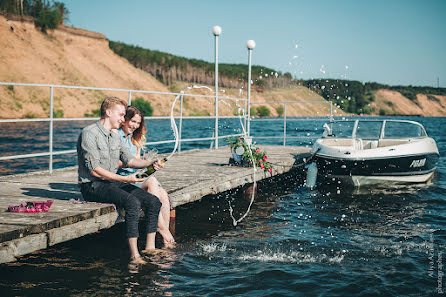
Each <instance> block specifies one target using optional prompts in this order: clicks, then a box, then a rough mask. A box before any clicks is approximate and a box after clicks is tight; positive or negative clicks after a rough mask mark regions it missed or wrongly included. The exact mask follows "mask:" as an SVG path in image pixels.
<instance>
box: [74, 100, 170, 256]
mask: <svg viewBox="0 0 446 297" xmlns="http://www.w3.org/2000/svg"><path fill="white" fill-rule="evenodd" d="M126 107H127V103H126V102H125V101H123V100H121V99H119V98H117V97H107V98H105V99H104V101H103V102H102V105H101V119H100V120H99V121H98V122H96V123H94V124H91V125H89V126H87V127H85V128H84V129H83V130H82V132H81V134H80V135H79V139H78V142H77V157H78V166H79V169H78V173H79V185H80V189H81V193H82V196H83V197H84V199H85V200H87V201H94V202H102V203H114V204H115V205H116V206H118V207H122V208H124V210H125V214H126V216H125V221H126V234H127V238H128V244H129V248H130V255H131V262H132V263H136V264H144V263H145V261H144V260H143V259H142V257H141V255H140V253H139V251H138V246H137V241H138V235H139V232H138V222H139V213H140V209H141V207H143V208H144V213H145V219H146V232H147V241H146V248H145V250H144V251H143V252H150V251H151V250H154V249H155V235H156V230H157V225H158V215H159V212H160V208H161V202H160V201H159V199H158V198H157V197H156V196H154V195H152V194H150V193H147V192H146V191H144V190H141V189H140V188H138V187H136V186H134V185H132V184H130V183H140V182H143V181H144V179H143V178H138V177H137V176H136V173H134V174H131V175H127V176H122V175H119V174H116V172H117V170H118V167H119V160H121V161H122V162H123V163H124V164H126V166H127V167H131V168H145V167H147V166H149V165H150V164H152V163H153V161H152V160H143V159H138V158H135V157H134V156H133V155H132V154H131V153H130V152H129V151H128V149H127V148H126V147H125V145H124V144H123V143H122V141H121V138H120V136H119V135H118V133H116V131H115V129H118V128H119V127H120V125H121V123H122V122H124V115H125V110H126ZM154 165H155V167H156V169H160V168H162V165H161V164H159V163H158V162H157V161H156V162H155V163H154Z"/></svg>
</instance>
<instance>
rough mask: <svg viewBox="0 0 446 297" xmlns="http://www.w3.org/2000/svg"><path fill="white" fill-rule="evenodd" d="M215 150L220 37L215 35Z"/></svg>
mask: <svg viewBox="0 0 446 297" xmlns="http://www.w3.org/2000/svg"><path fill="white" fill-rule="evenodd" d="M214 35H215V34H214ZM215 148H216V149H218V35H215Z"/></svg>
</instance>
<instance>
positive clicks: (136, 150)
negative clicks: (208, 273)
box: [118, 106, 175, 246]
mask: <svg viewBox="0 0 446 297" xmlns="http://www.w3.org/2000/svg"><path fill="white" fill-rule="evenodd" d="M124 119H125V122H124V123H123V124H122V126H121V128H120V129H118V133H119V135H120V136H121V138H122V141H123V142H124V144H125V145H126V146H127V148H128V149H129V150H130V152H131V153H132V154H133V155H134V156H136V157H137V158H140V156H141V149H142V148H143V146H144V143H145V142H146V137H145V134H146V131H147V130H146V125H145V123H144V115H143V113H142V112H141V111H140V110H139V109H137V108H136V107H134V106H128V107H127V109H126V114H125V116H124ZM122 165H123V164H120V167H121V168H120V169H119V170H118V174H121V175H129V174H133V173H135V172H136V171H137V169H133V168H122ZM135 185H136V186H138V187H141V188H142V189H143V190H145V191H147V192H149V193H150V194H152V195H155V196H157V197H158V198H159V199H160V201H161V203H162V206H161V210H160V214H159V219H158V230H157V231H158V233H160V234H161V236H162V237H163V241H164V246H172V245H173V244H174V243H175V240H174V238H173V236H172V234H171V233H170V231H169V223H170V201H169V196H168V195H167V192H166V190H164V189H163V188H162V187H161V185H160V184H159V182H158V180H157V179H156V178H155V177H154V176H153V175H152V176H151V177H149V178H148V180H146V182H144V183H143V184H135Z"/></svg>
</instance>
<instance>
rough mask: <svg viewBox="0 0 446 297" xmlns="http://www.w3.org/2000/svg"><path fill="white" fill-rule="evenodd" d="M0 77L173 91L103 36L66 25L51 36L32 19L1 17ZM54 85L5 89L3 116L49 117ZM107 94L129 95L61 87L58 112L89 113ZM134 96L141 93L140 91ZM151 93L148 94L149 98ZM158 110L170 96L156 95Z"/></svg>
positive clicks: (1, 106)
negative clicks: (135, 64)
mask: <svg viewBox="0 0 446 297" xmlns="http://www.w3.org/2000/svg"><path fill="white" fill-rule="evenodd" d="M0 36H1V37H0V48H1V51H0V81H3V82H24V83H38V84H57V85H75V86H90V87H103V88H120V89H144V90H146V89H150V90H154V91H168V89H167V88H166V87H165V86H164V85H163V84H161V83H160V82H159V81H157V80H156V79H154V78H153V77H152V76H151V75H149V74H147V73H145V72H143V71H141V70H139V69H136V68H135V67H133V66H132V65H130V63H128V62H127V60H125V59H123V58H120V57H119V56H117V55H116V54H114V53H113V52H112V51H111V50H110V49H109V48H108V41H107V39H106V38H105V36H103V35H102V34H98V33H94V32H88V31H84V30H80V29H74V28H69V27H63V28H61V29H57V30H54V31H51V32H49V33H48V35H45V34H43V33H41V32H40V31H38V30H37V29H36V28H35V27H34V25H33V24H32V23H30V22H20V21H12V20H8V19H6V18H5V17H4V16H0ZM49 94H50V91H49V88H35V87H17V86H15V87H5V86H2V87H0V98H1V101H0V117H2V118H12V117H23V116H28V117H32V116H37V117H47V116H48V114H49V112H48V110H49V99H48V98H49ZM105 95H116V96H120V97H122V98H124V99H127V97H128V94H127V93H120V92H101V91H86V90H74V89H55V91H54V98H55V103H54V105H55V106H54V107H55V110H63V113H64V116H65V117H78V116H83V115H84V113H87V112H91V111H92V110H93V109H97V108H98V107H99V105H98V102H99V101H100V100H101V99H102V98H103V97H104V96H105ZM134 96H140V94H136V95H134ZM146 97H147V96H146ZM151 98H152V99H153V100H154V101H156V104H154V105H155V106H157V105H159V107H158V108H155V111H157V110H158V111H159V110H160V108H161V107H167V102H166V104H163V103H164V101H166V100H164V99H165V98H162V97H161V96H160V95H151Z"/></svg>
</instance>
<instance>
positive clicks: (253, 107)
mask: <svg viewBox="0 0 446 297" xmlns="http://www.w3.org/2000/svg"><path fill="white" fill-rule="evenodd" d="M249 114H250V115H251V116H255V115H257V108H256V107H255V106H251V108H250V109H249Z"/></svg>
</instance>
